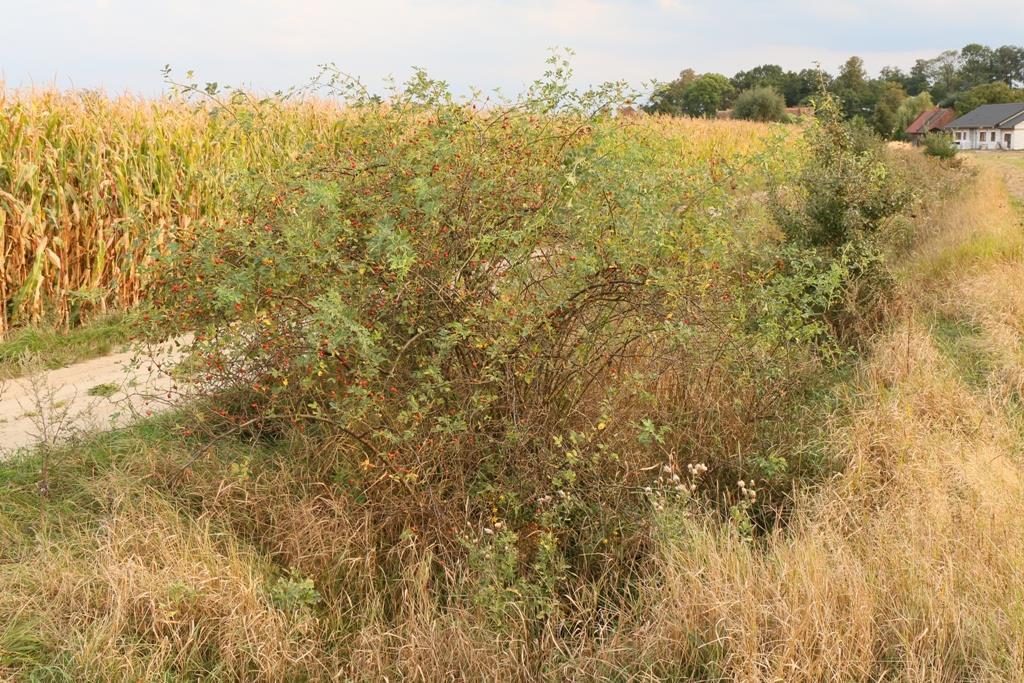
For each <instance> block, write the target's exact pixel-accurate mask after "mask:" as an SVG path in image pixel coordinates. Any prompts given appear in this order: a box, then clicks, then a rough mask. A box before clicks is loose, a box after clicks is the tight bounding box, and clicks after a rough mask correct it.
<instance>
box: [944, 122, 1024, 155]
mask: <svg viewBox="0 0 1024 683" xmlns="http://www.w3.org/2000/svg"><path fill="white" fill-rule="evenodd" d="M950 132H951V133H952V134H953V141H954V142H956V143H957V144H958V145H959V146H960V149H1024V123H1021V124H1020V125H1018V126H1017V127H1016V128H1015V129H1014V130H1006V129H1003V130H1000V129H998V128H959V129H953V130H951V131H950ZM957 133H960V134H962V136H963V137H962V139H961V140H957V139H956V136H957ZM981 133H984V134H985V141H984V142H982V141H981ZM1007 133H1010V144H1009V146H1007V144H1006V138H1005V135H1006V134H1007ZM993 135H994V137H993Z"/></svg>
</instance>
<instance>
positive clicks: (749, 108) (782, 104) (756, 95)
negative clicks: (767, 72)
mask: <svg viewBox="0 0 1024 683" xmlns="http://www.w3.org/2000/svg"><path fill="white" fill-rule="evenodd" d="M732 117H733V118H734V119H746V120H748V121H788V120H789V116H788V115H787V114H786V100H785V99H783V97H782V95H780V94H779V93H777V92H775V90H774V89H773V88H769V87H760V88H751V89H750V90H744V91H743V92H742V93H740V96H739V97H737V98H736V103H735V104H734V105H733V108H732Z"/></svg>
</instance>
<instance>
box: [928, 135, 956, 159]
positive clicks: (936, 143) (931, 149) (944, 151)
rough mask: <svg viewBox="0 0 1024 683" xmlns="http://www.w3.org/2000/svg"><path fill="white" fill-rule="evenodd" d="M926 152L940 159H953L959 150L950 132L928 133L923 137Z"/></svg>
mask: <svg viewBox="0 0 1024 683" xmlns="http://www.w3.org/2000/svg"><path fill="white" fill-rule="evenodd" d="M922 142H923V143H924V153H925V154H927V155H929V156H933V157H938V158H939V159H952V158H953V157H955V156H956V153H957V152H958V151H959V147H957V145H956V143H955V142H953V136H952V135H950V134H949V133H928V134H927V135H925V136H924V138H922Z"/></svg>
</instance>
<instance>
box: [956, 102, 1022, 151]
mask: <svg viewBox="0 0 1024 683" xmlns="http://www.w3.org/2000/svg"><path fill="white" fill-rule="evenodd" d="M944 130H946V131H948V132H950V133H952V134H953V141H954V142H956V143H957V145H958V146H959V147H960V149H1024V102H1014V103H1011V104H983V105H981V106H980V107H978V108H977V109H975V110H973V111H971V112H969V113H967V114H964V115H963V116H961V117H960V118H958V119H955V120H953V121H950V122H949V123H948V124H946V126H945V128H944Z"/></svg>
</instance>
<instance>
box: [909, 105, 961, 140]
mask: <svg viewBox="0 0 1024 683" xmlns="http://www.w3.org/2000/svg"><path fill="white" fill-rule="evenodd" d="M955 118H956V112H955V111H953V110H952V109H945V108H943V107H935V108H934V109H928V110H926V111H923V112H921V115H920V116H918V117H917V118H916V119H914V122H913V123H911V124H910V125H909V126H907V134H908V135H916V134H918V133H927V132H928V131H930V130H936V129H938V128H942V127H943V126H945V125H946V124H947V123H949V122H950V121H952V120H953V119H955Z"/></svg>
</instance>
